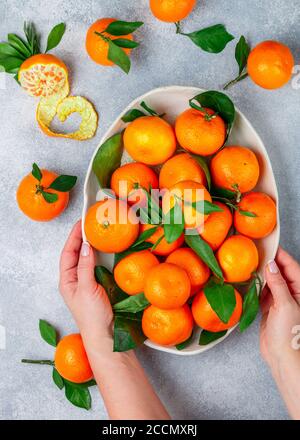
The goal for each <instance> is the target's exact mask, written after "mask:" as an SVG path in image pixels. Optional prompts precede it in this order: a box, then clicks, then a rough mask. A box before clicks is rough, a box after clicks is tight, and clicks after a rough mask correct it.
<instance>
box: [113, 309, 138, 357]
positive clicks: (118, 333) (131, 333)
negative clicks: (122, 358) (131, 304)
mask: <svg viewBox="0 0 300 440" xmlns="http://www.w3.org/2000/svg"><path fill="white" fill-rule="evenodd" d="M133 316H134V317H132V315H130V314H127V315H125V316H124V317H123V316H120V315H117V316H115V322H114V351H115V352H122V351H128V350H132V349H133V348H136V347H137V346H139V345H141V344H142V343H143V342H144V340H145V339H146V337H145V335H144V334H143V331H142V324H141V318H139V317H138V316H137V315H136V314H134V315H133Z"/></svg>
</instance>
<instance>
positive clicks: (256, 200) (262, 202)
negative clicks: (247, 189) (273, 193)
mask: <svg viewBox="0 0 300 440" xmlns="http://www.w3.org/2000/svg"><path fill="white" fill-rule="evenodd" d="M238 208H239V210H237V211H235V213H234V226H235V228H236V230H237V231H238V232H239V233H240V234H243V235H246V236H247V237H250V238H263V237H266V236H267V235H269V234H270V233H271V232H272V231H273V229H274V228H275V226H276V217H277V215H276V204H275V202H274V201H273V199H272V198H271V197H270V196H268V195H267V194H265V193H261V192H251V193H249V194H246V195H244V196H243V197H242V200H241V201H240V203H239V204H238ZM240 210H241V211H248V212H251V213H253V214H255V215H256V216H255V217H249V216H245V215H243V214H241V213H240Z"/></svg>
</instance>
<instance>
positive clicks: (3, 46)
mask: <svg viewBox="0 0 300 440" xmlns="http://www.w3.org/2000/svg"><path fill="white" fill-rule="evenodd" d="M0 55H1V56H2V55H3V56H4V57H5V58H6V57H14V58H21V59H22V60H25V56H24V54H22V53H21V52H19V51H18V50H17V49H15V48H14V47H12V46H11V45H10V44H9V43H0Z"/></svg>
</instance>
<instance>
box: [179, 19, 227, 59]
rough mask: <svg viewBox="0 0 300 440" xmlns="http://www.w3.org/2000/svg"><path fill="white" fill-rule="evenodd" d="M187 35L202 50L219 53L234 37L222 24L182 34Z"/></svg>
mask: <svg viewBox="0 0 300 440" xmlns="http://www.w3.org/2000/svg"><path fill="white" fill-rule="evenodd" d="M183 35H186V36H187V37H189V38H190V39H191V40H192V42H193V43H195V44H196V45H197V46H199V47H201V49H202V50H205V51H206V52H210V53H219V52H222V50H223V49H225V47H226V45H227V43H229V41H231V40H233V39H234V37H233V36H232V35H231V34H229V33H228V32H227V30H226V28H225V26H224V25H223V24H216V25H214V26H210V27H207V28H205V29H201V30H200V31H196V32H191V33H190V34H183Z"/></svg>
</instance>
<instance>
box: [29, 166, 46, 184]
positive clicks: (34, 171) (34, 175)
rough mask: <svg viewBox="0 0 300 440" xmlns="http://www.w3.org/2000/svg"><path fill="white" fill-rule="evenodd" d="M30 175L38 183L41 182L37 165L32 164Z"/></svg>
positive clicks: (40, 174)
mask: <svg viewBox="0 0 300 440" xmlns="http://www.w3.org/2000/svg"><path fill="white" fill-rule="evenodd" d="M31 174H32V175H33V177H34V178H35V179H37V180H38V181H39V182H40V181H41V180H42V177H43V175H42V172H41V170H40V169H39V167H38V165H37V164H36V163H33V164H32V171H31Z"/></svg>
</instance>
